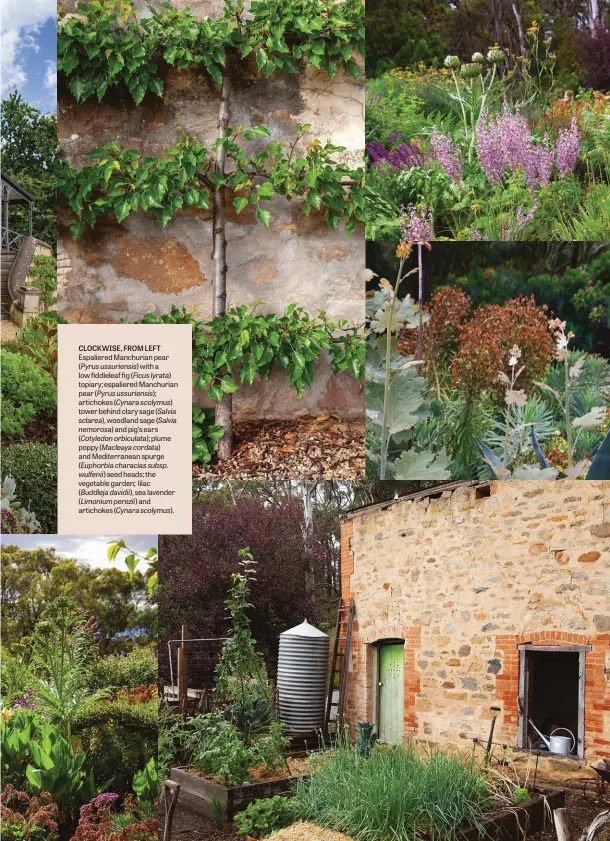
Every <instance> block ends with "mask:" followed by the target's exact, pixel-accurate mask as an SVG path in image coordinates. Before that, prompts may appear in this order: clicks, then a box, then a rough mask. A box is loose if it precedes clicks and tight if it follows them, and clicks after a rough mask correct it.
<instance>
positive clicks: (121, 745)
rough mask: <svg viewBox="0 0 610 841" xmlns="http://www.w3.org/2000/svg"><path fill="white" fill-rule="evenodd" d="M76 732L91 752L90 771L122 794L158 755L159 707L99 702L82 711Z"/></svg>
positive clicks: (88, 755) (88, 754)
mask: <svg viewBox="0 0 610 841" xmlns="http://www.w3.org/2000/svg"><path fill="white" fill-rule="evenodd" d="M72 731H73V733H75V734H76V735H77V736H78V739H79V741H80V744H81V745H82V747H83V750H85V751H86V753H87V770H88V771H91V772H93V775H94V777H95V779H96V780H104V781H105V782H107V783H108V782H109V781H111V783H112V790H113V791H116V792H120V793H122V794H127V793H128V792H129V791H130V790H131V786H132V779H133V777H134V774H137V772H138V771H140V770H141V769H142V768H144V766H145V765H146V764H147V762H148V761H149V760H150V759H151V758H155V757H156V754H157V733H158V717H157V709H156V707H151V706H150V705H149V704H128V703H127V702H125V701H112V702H108V701H98V702H96V703H94V704H91V705H90V706H89V707H88V708H86V709H84V710H83V711H82V712H81V713H79V715H78V716H77V717H76V718H75V720H74V722H73V724H72Z"/></svg>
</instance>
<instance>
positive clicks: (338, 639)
mask: <svg viewBox="0 0 610 841" xmlns="http://www.w3.org/2000/svg"><path fill="white" fill-rule="evenodd" d="M355 614H356V605H355V603H354V600H353V599H350V602H349V604H342V603H341V602H339V609H338V611H337V625H336V629H335V642H334V645H333V659H332V664H331V667H330V680H329V685H328V697H327V699H326V716H325V720H324V730H325V733H326V734H328V729H329V725H330V719H331V713H332V710H333V707H336V708H337V718H336V723H337V733H342V731H343V728H344V725H345V696H346V694H347V677H348V673H349V655H350V649H351V645H352V631H353V629H354V616H355ZM337 674H338V675H339V697H338V699H337V701H336V702H334V701H333V695H334V689H335V684H336V682H337Z"/></svg>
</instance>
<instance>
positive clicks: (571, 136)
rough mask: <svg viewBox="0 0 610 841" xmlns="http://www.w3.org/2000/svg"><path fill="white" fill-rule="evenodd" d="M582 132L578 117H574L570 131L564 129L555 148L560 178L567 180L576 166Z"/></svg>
mask: <svg viewBox="0 0 610 841" xmlns="http://www.w3.org/2000/svg"><path fill="white" fill-rule="evenodd" d="M580 140H581V138H580V132H579V130H578V123H577V122H576V117H572V122H571V124H570V128H569V129H562V130H561V131H560V132H559V137H558V138H557V144H556V148H555V152H556V162H557V171H558V172H559V177H560V178H565V176H566V175H568V173H570V172H572V170H573V169H574V167H575V166H576V161H577V160H578V155H579V153H580Z"/></svg>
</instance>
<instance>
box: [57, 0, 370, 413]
mask: <svg viewBox="0 0 610 841" xmlns="http://www.w3.org/2000/svg"><path fill="white" fill-rule="evenodd" d="M138 5H139V6H140V7H141V6H142V5H143V4H142V3H139V4H138ZM176 5H177V6H179V7H183V6H184V5H186V4H185V3H182V2H178V3H176ZM190 5H191V6H192V8H193V9H194V11H195V13H196V14H200V15H204V14H210V13H215V12H217V11H218V9H217V7H218V5H219V4H218V3H216V4H214V3H212V4H210V3H209V2H205V3H201V2H199V3H198V2H195V3H192V4H190ZM64 10H65V11H72V9H71V8H70V7H69V6H66V7H64ZM232 87H233V92H232V97H231V123H232V125H237V124H241V125H243V126H246V127H248V126H251V125H257V124H264V125H266V126H267V127H268V128H269V129H270V131H271V135H272V138H273V139H279V140H282V141H288V140H291V139H292V138H293V137H294V123H310V124H311V126H312V128H311V131H310V132H308V133H307V135H306V136H305V137H304V139H303V143H309V142H311V141H312V140H313V139H314V138H316V137H318V138H320V139H321V140H323V141H325V140H326V139H329V140H331V141H332V142H333V143H335V144H337V145H340V146H345V147H346V149H347V151H346V152H345V153H344V154H343V158H344V160H346V161H349V162H351V163H354V164H359V163H360V162H361V160H362V147H363V145H364V92H363V87H362V85H359V84H356V83H355V82H354V81H353V80H352V79H351V78H350V77H349V76H347V75H346V74H344V73H343V72H340V73H339V74H338V75H337V77H336V78H335V79H334V80H333V81H332V82H329V81H328V79H327V78H326V76H325V75H323V74H320V73H318V72H315V71H314V70H313V68H310V69H308V70H307V71H305V72H304V73H303V74H302V75H300V76H298V75H288V74H282V73H279V72H276V73H275V74H274V76H273V77H272V78H270V79H264V78H260V77H259V76H258V75H257V73H256V68H255V67H254V66H249V65H248V64H247V63H244V62H242V63H241V65H240V67H239V68H238V69H237V71H236V72H234V73H233V74H232ZM58 100H59V101H58V131H59V137H60V144H61V150H62V154H63V156H64V157H65V158H67V159H68V160H70V161H71V162H72V163H73V164H74V165H76V166H81V165H83V164H84V163H85V161H86V153H87V152H88V151H89V150H90V149H92V148H95V147H96V146H101V145H103V144H104V143H107V142H109V141H111V140H114V141H116V142H119V143H121V144H123V145H125V146H130V147H134V148H137V149H139V150H141V151H142V152H143V153H145V154H151V155H156V154H159V152H160V151H161V150H162V149H164V148H167V147H169V146H171V145H173V143H174V142H175V141H176V137H177V131H178V129H183V130H184V131H185V132H187V134H191V135H194V136H195V137H197V138H198V139H199V140H200V141H202V142H204V143H212V142H213V141H214V140H215V139H216V137H217V136H218V128H217V123H218V108H219V98H218V91H217V88H216V86H215V85H214V83H213V82H210V81H209V80H208V79H207V77H206V75H205V74H204V73H202V72H199V71H190V70H185V71H177V70H174V69H171V68H168V70H167V74H166V78H165V83H164V96H163V98H162V99H161V98H158V97H156V96H154V95H152V94H150V95H148V96H147V97H146V98H145V99H144V101H143V103H142V104H141V105H140V106H138V107H135V106H134V105H133V102H131V100H129V99H127V98H126V99H124V100H123V99H121V98H120V97H117V96H115V97H114V98H108V99H107V101H106V99H105V100H104V102H103V103H101V104H98V103H97V102H95V101H90V102H86V103H80V104H77V103H76V101H75V100H74V98H73V97H72V96H71V94H70V93H69V92H68V91H67V90H62V89H61V87H60V90H59V92H58ZM259 142H260V141H259ZM252 148H253V149H256V145H255V144H252ZM228 204H229V207H228V224H227V241H228V260H227V262H228V279H227V288H228V305H229V306H231V305H233V304H250V303H253V302H255V301H257V300H263V301H265V302H266V304H265V305H264V306H263V307H262V311H273V312H282V311H283V310H284V308H285V307H286V306H287V305H288V304H289V303H292V302H297V303H299V304H302V305H304V306H305V307H306V309H307V310H308V311H309V312H311V313H312V314H315V312H316V311H317V310H318V309H324V310H326V311H327V313H328V314H329V316H330V317H331V318H333V319H335V320H338V319H355V320H358V321H361V320H363V313H364V298H363V295H364V292H363V282H362V268H363V266H364V235H363V230H362V229H359V230H358V231H356V232H355V233H354V234H352V236H347V235H346V234H345V232H344V230H343V229H342V228H341V229H340V230H339V231H337V232H336V233H333V232H332V231H330V230H329V229H328V227H327V225H326V223H325V221H324V218H323V215H322V214H312V215H311V216H309V217H307V216H305V215H304V214H303V213H301V212H300V207H299V202H297V201H294V200H293V201H291V202H289V201H286V200H284V199H275V200H273V201H272V202H270V203H268V204H266V207H268V208H269V209H270V211H271V213H272V216H273V218H272V222H271V227H270V229H269V230H267V229H265V228H264V227H263V226H261V225H260V224H258V223H257V222H256V221H255V219H254V213H253V211H252V209H251V208H247V209H246V210H245V211H243V212H242V213H241V214H240V215H239V216H237V215H236V214H235V212H234V209H233V206H232V203H231V199H230V198H229V201H228ZM69 223H70V218H69V216H68V214H67V213H64V212H62V213H60V217H59V220H58V227H59V236H60V240H61V242H60V254H61V258H62V259H61V260H60V263H59V274H60V277H59V284H60V289H62V290H63V298H62V301H61V302H60V305H59V309H60V311H61V313H62V315H63V316H64V317H65V318H66V319H68V320H69V321H73V322H78V323H89V322H116V321H119V320H120V319H121V318H124V317H127V319H128V320H129V321H134V320H136V319H137V318H139V317H140V316H142V315H144V313H146V312H155V313H165V312H167V311H169V310H170V308H171V307H172V305H176V306H179V307H182V306H185V307H187V308H188V309H189V310H192V311H193V312H194V313H195V314H196V316H197V317H198V318H200V319H207V318H209V317H210V316H211V313H212V278H213V259H212V225H211V218H210V213H208V212H203V211H199V210H197V209H193V210H191V211H189V212H186V213H181V214H180V215H179V216H177V217H175V218H174V219H173V220H172V221H171V222H170V223H169V225H168V226H167V227H166V228H165V229H162V228H161V226H160V225H159V224H158V223H156V222H155V221H154V220H153V219H152V218H151V217H149V216H147V215H144V214H135V215H132V216H130V217H128V219H127V220H126V221H125V222H123V224H121V225H118V224H116V222H115V221H114V220H113V219H112V218H108V219H106V220H104V221H103V222H101V221H100V223H98V225H97V226H96V228H95V230H94V231H93V232H92V231H89V232H87V233H85V234H84V235H83V237H82V238H81V239H80V240H79V241H78V242H77V243H75V242H73V241H72V239H71V237H70V233H69ZM236 398H237V399H236V410H237V413H238V414H239V413H240V407H241V410H242V413H244V412H245V413H247V414H249V415H250V416H252V415H255V416H256V415H258V416H261V417H262V416H267V417H273V416H275V417H277V416H282V415H286V414H288V415H291V414H294V413H295V411H299V412H301V413H302V414H319V413H320V412H324V411H329V410H330V411H334V412H337V413H340V414H342V415H343V416H346V417H356V416H358V417H361V416H362V414H363V405H364V402H363V396H362V393H361V390H360V388H359V385H358V384H357V383H355V382H354V381H353V380H352V379H351V378H349V377H347V376H344V377H340V378H338V382H334V381H333V378H332V377H331V375H330V366H329V362H328V360H327V359H324V360H323V361H322V362H321V365H320V383H319V385H318V386H317V387H316V389H314V391H312V392H308V393H307V394H306V395H305V397H304V399H303V400H302V401H296V399H295V397H294V393H292V392H291V390H290V389H289V388H288V387H287V385H286V383H285V382H284V378H279V377H278V378H277V381H276V382H274V383H272V385H271V387H270V388H266V389H264V394H263V393H262V387H261V386H259V385H257V386H256V388H255V389H254V390H252V389H251V390H250V393H248V394H246V393H242V392H240V393H239V394H238V395H236ZM198 402H201V400H198Z"/></svg>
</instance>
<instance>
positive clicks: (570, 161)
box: [477, 102, 580, 189]
mask: <svg viewBox="0 0 610 841" xmlns="http://www.w3.org/2000/svg"><path fill="white" fill-rule="evenodd" d="M576 132H578V129H576ZM563 134H564V136H563V139H562V166H564V167H568V169H567V170H566V171H570V169H571V168H572V167H573V166H574V163H575V162H576V157H577V156H578V150H576V152H575V153H574V148H575V146H577V147H578V148H580V135H578V136H577V137H575V136H574V134H572V133H571V130H570V132H564V133H563ZM568 135H569V137H568ZM558 146H559V142H558ZM477 154H478V156H479V162H480V164H481V167H482V169H483V171H484V173H485V175H486V176H487V178H489V180H490V181H492V182H494V183H497V182H498V181H500V179H501V178H502V176H503V175H504V173H505V171H506V169H511V170H512V171H513V172H518V171H519V170H521V171H522V172H523V173H524V174H525V178H526V181H527V184H528V186H529V187H531V188H532V189H533V188H534V187H544V186H546V185H547V184H548V183H549V181H550V180H551V176H552V174H553V164H554V162H555V157H556V151H555V150H554V149H553V146H552V144H551V143H550V141H549V137H548V135H545V136H544V141H543V143H542V144H540V145H536V144H535V143H534V139H533V137H532V135H531V133H530V130H529V126H528V124H527V120H526V118H525V117H524V116H523V114H521V113H520V112H519V111H515V112H514V113H512V112H511V110H510V108H509V106H508V104H507V103H506V102H505V103H504V110H503V112H502V114H501V115H500V116H498V117H496V118H495V119H492V120H488V117H487V114H486V113H485V112H483V113H481V117H480V119H479V122H478V125H477ZM558 168H559V163H558ZM560 172H561V170H560Z"/></svg>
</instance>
